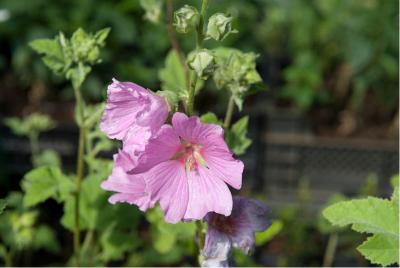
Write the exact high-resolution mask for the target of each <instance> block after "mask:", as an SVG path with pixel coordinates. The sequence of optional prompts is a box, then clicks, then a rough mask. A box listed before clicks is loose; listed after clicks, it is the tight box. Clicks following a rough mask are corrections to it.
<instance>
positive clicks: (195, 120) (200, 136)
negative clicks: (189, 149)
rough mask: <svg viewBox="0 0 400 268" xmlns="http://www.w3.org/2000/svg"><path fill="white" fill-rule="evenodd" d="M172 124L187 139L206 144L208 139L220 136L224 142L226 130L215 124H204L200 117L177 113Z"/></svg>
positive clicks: (220, 139)
mask: <svg viewBox="0 0 400 268" xmlns="http://www.w3.org/2000/svg"><path fill="white" fill-rule="evenodd" d="M172 125H173V127H174V130H175V131H176V133H177V134H178V135H179V136H180V137H182V138H184V139H185V140H187V141H190V142H194V143H197V144H202V145H205V144H206V143H207V142H208V141H210V139H211V140H214V139H215V138H219V141H221V142H222V144H225V142H224V141H223V134H224V130H223V129H222V128H221V127H220V126H218V125H215V124H204V123H201V122H200V119H199V117H197V116H192V117H190V118H188V117H187V116H186V115H185V114H183V113H175V114H174V115H173V117H172Z"/></svg>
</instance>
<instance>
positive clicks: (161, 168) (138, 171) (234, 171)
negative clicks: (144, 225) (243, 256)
mask: <svg viewBox="0 0 400 268" xmlns="http://www.w3.org/2000/svg"><path fill="white" fill-rule="evenodd" d="M132 173H133V174H135V175H130V176H131V177H130V179H131V180H135V178H138V179H139V178H143V179H144V181H145V182H146V185H147V188H146V189H147V192H148V193H149V194H150V198H151V200H152V202H157V201H159V202H160V206H161V208H162V210H163V211H164V213H165V219H166V221H167V222H169V223H176V222H178V221H180V220H181V219H185V220H191V219H202V218H203V217H204V216H205V215H206V214H207V213H208V212H210V211H214V212H216V213H219V214H223V215H225V216H229V215H230V214H231V210H232V195H231V193H230V191H229V188H228V186H227V185H226V183H227V184H229V185H231V186H232V187H234V188H236V189H240V188H241V184H242V173H243V163H242V162H241V161H239V160H235V159H233V157H232V154H231V152H230V151H229V149H228V147H227V145H226V143H225V141H224V138H223V129H222V128H221V127H220V126H218V125H214V124H203V123H201V122H200V120H199V118H198V117H196V116H193V117H190V118H188V117H187V116H186V115H184V114H182V113H175V114H174V116H173V118H172V126H170V125H164V126H163V127H162V128H161V129H160V131H159V132H158V133H157V134H156V135H155V136H154V137H152V138H151V139H150V141H149V143H148V145H147V146H146V150H145V152H144V153H143V154H141V156H140V157H139V159H138V165H137V167H135V168H134V169H133V170H132Z"/></svg>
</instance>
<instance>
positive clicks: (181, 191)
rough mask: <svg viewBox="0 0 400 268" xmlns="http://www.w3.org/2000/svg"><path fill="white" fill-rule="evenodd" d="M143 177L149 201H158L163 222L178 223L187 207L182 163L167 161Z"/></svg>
mask: <svg viewBox="0 0 400 268" xmlns="http://www.w3.org/2000/svg"><path fill="white" fill-rule="evenodd" d="M142 174H144V175H145V178H146V182H147V185H148V189H149V192H150V193H151V199H152V200H154V201H157V200H159V201H160V206H161V209H162V210H163V211H164V214H165V221H166V222H169V223H177V222H179V221H180V220H181V219H182V218H183V216H184V215H185V211H186V208H187V205H188V195H189V190H188V183H187V178H186V174H185V169H184V166H183V165H182V163H180V162H179V161H176V160H169V161H166V162H163V163H160V164H158V165H156V166H155V167H154V168H152V169H150V170H149V171H148V172H146V173H142Z"/></svg>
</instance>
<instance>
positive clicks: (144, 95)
mask: <svg viewBox="0 0 400 268" xmlns="http://www.w3.org/2000/svg"><path fill="white" fill-rule="evenodd" d="M167 116H168V105H167V103H166V101H165V99H164V98H163V97H160V96H157V95H156V94H154V93H153V92H152V91H150V90H147V89H144V88H143V87H141V86H139V85H136V84H134V83H131V82H119V81H117V80H116V79H113V83H112V84H111V85H109V86H108V90H107V104H106V108H105V110H104V113H103V117H102V119H101V122H100V129H101V130H102V131H103V132H104V133H106V134H107V136H108V137H110V138H112V139H118V140H123V151H124V152H125V154H124V153H122V154H123V155H122V156H121V157H122V158H124V160H125V161H124V164H123V165H121V166H122V167H123V168H124V169H125V168H133V167H134V166H136V164H137V158H138V155H139V154H140V152H142V151H143V150H144V149H145V147H146V144H147V142H148V140H149V139H150V138H151V136H152V135H153V134H154V133H156V132H157V131H158V130H159V129H160V127H161V126H162V125H163V124H164V122H165V120H166V118H167ZM127 157H128V158H127ZM120 160H121V159H120Z"/></svg>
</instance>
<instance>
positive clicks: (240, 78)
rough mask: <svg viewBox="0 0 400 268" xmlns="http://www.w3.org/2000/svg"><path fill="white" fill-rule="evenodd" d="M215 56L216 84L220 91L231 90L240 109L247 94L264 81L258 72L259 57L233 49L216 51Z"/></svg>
mask: <svg viewBox="0 0 400 268" xmlns="http://www.w3.org/2000/svg"><path fill="white" fill-rule="evenodd" d="M214 55H215V61H216V65H217V68H216V70H215V72H214V73H213V80H214V83H215V85H216V86H217V88H219V89H225V90H229V91H230V92H231V94H232V95H233V96H234V97H235V98H234V100H235V103H236V104H237V105H238V107H239V109H240V108H241V103H242V98H243V96H244V95H245V94H246V92H248V90H249V89H250V88H251V86H252V85H254V84H256V83H259V82H261V81H262V80H261V77H260V75H259V74H258V72H257V70H256V59H257V55H256V54H254V53H243V52H241V51H240V50H237V49H231V48H218V49H215V50H214Z"/></svg>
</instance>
